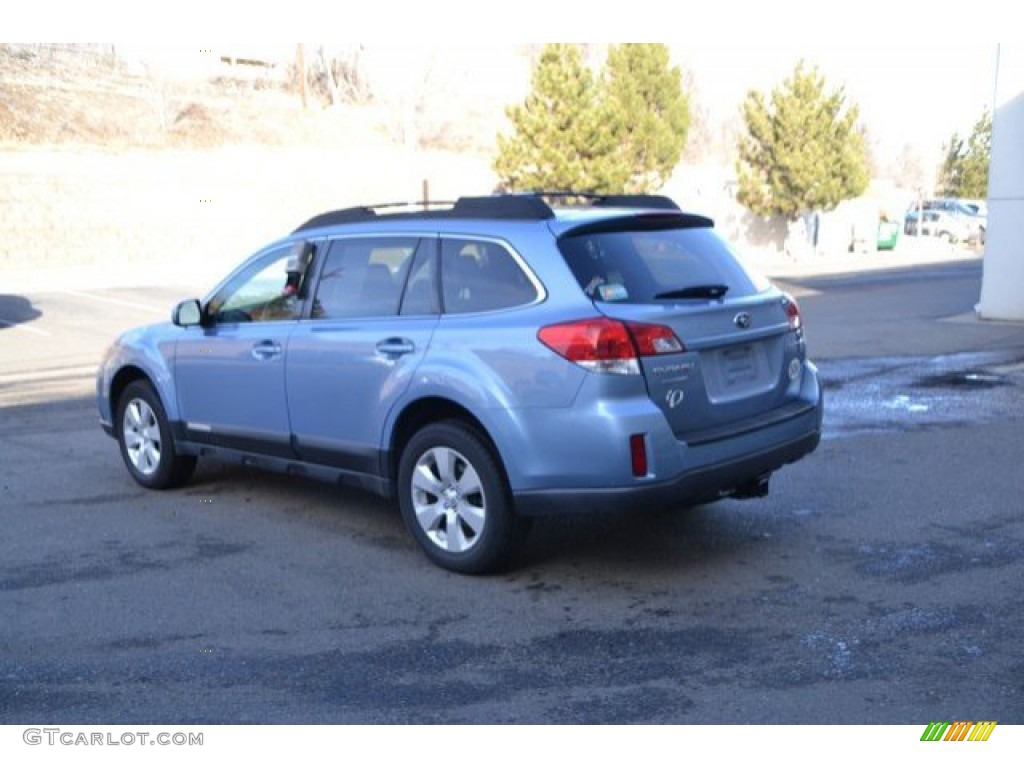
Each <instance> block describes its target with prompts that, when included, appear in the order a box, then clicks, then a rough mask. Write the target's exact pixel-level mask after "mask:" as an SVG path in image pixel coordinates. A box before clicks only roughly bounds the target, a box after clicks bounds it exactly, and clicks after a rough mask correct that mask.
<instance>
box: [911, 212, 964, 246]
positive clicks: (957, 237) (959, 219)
mask: <svg viewBox="0 0 1024 768" xmlns="http://www.w3.org/2000/svg"><path fill="white" fill-rule="evenodd" d="M919 213H920V214H923V222H924V223H923V224H919V222H918V218H919ZM903 233H904V234H906V235H912V236H917V235H918V234H921V235H926V236H930V237H938V238H942V239H943V240H945V241H946V242H949V243H961V242H968V241H969V240H971V239H972V238H973V237H974V236H975V230H974V229H972V227H971V224H970V223H969V222H968V221H966V219H965V217H964V216H961V215H960V214H956V213H950V212H948V211H939V210H931V211H929V210H925V211H921V212H919V211H917V210H912V211H908V212H907V215H906V219H905V221H904V224H903Z"/></svg>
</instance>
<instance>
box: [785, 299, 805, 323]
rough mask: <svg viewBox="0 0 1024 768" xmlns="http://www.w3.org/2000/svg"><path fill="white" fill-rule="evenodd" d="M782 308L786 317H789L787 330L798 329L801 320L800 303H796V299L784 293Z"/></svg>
mask: <svg viewBox="0 0 1024 768" xmlns="http://www.w3.org/2000/svg"><path fill="white" fill-rule="evenodd" d="M782 308H783V309H785V310H786V317H788V318H789V330H791V331H799V330H800V328H801V327H802V326H803V321H802V320H801V319H800V305H799V304H797V303H796V299H794V298H793V297H792V296H790V295H789V294H786V296H785V297H784V298H783V299H782Z"/></svg>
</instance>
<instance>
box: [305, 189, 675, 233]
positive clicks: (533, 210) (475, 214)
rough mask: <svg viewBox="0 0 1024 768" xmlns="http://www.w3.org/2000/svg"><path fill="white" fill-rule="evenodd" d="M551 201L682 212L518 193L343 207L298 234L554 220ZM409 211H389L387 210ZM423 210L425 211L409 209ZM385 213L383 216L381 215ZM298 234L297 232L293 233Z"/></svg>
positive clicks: (632, 200)
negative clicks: (392, 224) (437, 222)
mask: <svg viewBox="0 0 1024 768" xmlns="http://www.w3.org/2000/svg"><path fill="white" fill-rule="evenodd" d="M547 200H552V201H554V200H559V201H573V202H575V201H586V202H587V203H589V204H590V205H592V206H595V207H604V208H612V207H614V208H649V209H655V210H667V211H678V210H679V206H678V205H676V204H675V202H673V201H672V200H671V199H670V198H668V197H665V196H664V195H597V194H593V193H589V192H515V193H507V194H501V195H490V196H486V197H460V198H459V199H458V200H456V201H455V202H454V203H452V202H418V203H381V204H379V205H363V206H358V207H355V208H342V209H340V210H337V211H328V212H326V213H321V214H319V215H317V216H314V217H313V218H311V219H310V220H309V221H307V222H305V223H304V224H302V225H301V226H300V227H298V228H297V229H296V230H295V232H302V231H304V230H307V229H317V228H318V227H329V226H333V225H335V224H354V223H359V222H367V221H376V220H378V219H379V218H381V217H382V216H386V217H387V218H389V219H406V218H415V219H455V218H459V219H505V220H518V221H543V220H545V219H551V218H554V216H555V212H554V211H553V210H552V209H551V206H550V205H549V204H548V202H547ZM399 208H402V209H406V210H395V211H389V210H387V209H399ZM410 208H412V209H416V208H421V209H422V210H409V209H410ZM378 210H382V211H383V212H382V213H378V212H377V211H378ZM293 234H294V233H293Z"/></svg>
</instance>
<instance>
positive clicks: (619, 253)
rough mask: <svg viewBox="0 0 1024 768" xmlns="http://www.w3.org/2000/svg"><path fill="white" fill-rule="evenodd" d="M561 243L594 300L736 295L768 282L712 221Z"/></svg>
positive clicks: (567, 239) (592, 235)
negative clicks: (743, 259)
mask: <svg viewBox="0 0 1024 768" xmlns="http://www.w3.org/2000/svg"><path fill="white" fill-rule="evenodd" d="M559 248H560V249H561V251H562V255H563V256H564V257H565V260H566V263H568V265H569V268H570V269H571V270H572V272H573V274H574V275H575V276H576V280H577V281H578V282H579V284H580V288H582V289H583V291H584V292H585V293H586V294H587V295H588V296H590V297H591V298H593V299H594V300H595V301H606V302H619V303H629V304H646V303H652V302H661V301H680V300H686V299H707V298H718V297H719V296H720V295H725V296H728V297H729V298H736V297H738V296H750V295H753V294H756V293H760V292H761V291H763V290H765V288H767V287H768V282H767V280H765V279H764V278H762V277H760V276H758V275H755V274H754V273H752V272H750V271H749V270H748V269H747V268H746V267H745V266H744V265H743V264H742V263H741V262H740V260H739V259H738V258H737V257H736V255H735V254H734V253H733V252H732V250H731V249H730V248H729V246H728V245H727V244H726V243H725V241H724V240H722V239H721V238H720V237H719V236H718V234H717V233H716V232H715V231H714V230H713V229H710V228H708V227H686V228H677V229H656V230H646V229H645V230H643V231H632V230H625V231H614V232H599V233H588V234H582V235H570V236H568V237H563V238H562V239H561V240H560V241H559Z"/></svg>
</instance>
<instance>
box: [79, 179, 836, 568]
mask: <svg viewBox="0 0 1024 768" xmlns="http://www.w3.org/2000/svg"><path fill="white" fill-rule="evenodd" d="M568 203H571V204H568ZM581 203H585V204H582V205H581ZM97 397H98V406H99V412H100V422H101V424H102V426H103V428H104V429H105V430H106V431H107V433H108V434H111V435H112V436H114V437H115V438H116V439H117V441H118V443H119V445H120V449H121V454H122V457H123V459H124V462H125V465H126V466H127V468H128V471H129V472H130V473H131V475H132V477H133V478H134V479H135V480H136V481H137V482H139V483H140V484H142V485H143V486H146V487H148V488H170V487H174V486H176V485H180V484H182V483H184V482H186V481H187V480H188V478H189V477H190V475H191V473H192V470H193V469H194V467H195V464H196V459H197V457H204V456H210V457H215V458H217V459H222V460H229V461H237V462H242V463H244V464H247V465H251V466H256V467H265V468H267V469H273V470H278V471H283V472H288V473H292V474H300V475H309V476H315V477H319V478H322V479H325V480H328V481H330V482H341V483H345V484H352V485H356V486H359V487H361V488H364V489H368V490H371V491H373V492H375V493H378V494H381V495H383V496H385V497H388V498H396V499H397V501H398V504H399V506H400V508H401V511H402V516H403V519H404V520H405V523H406V525H407V526H408V528H409V530H410V532H411V533H412V535H413V536H414V537H415V539H416V540H417V542H418V543H419V544H420V546H421V547H422V548H423V550H424V551H425V552H426V554H427V555H428V556H429V557H430V559H431V560H433V561H434V562H435V563H437V564H439V565H441V566H443V567H445V568H448V569H451V570H454V571H460V572H464V573H480V572H485V571H492V570H496V569H499V568H502V567H506V566H507V565H508V564H509V563H510V561H511V559H512V558H513V556H514V555H515V553H516V551H517V550H518V549H519V548H520V546H521V544H522V542H523V540H524V538H525V535H526V532H527V530H528V527H529V523H530V519H531V517H532V516H534V515H538V514H546V513H564V512H576V511H591V510H596V509H601V508H608V507H617V508H620V509H631V510H642V509H645V508H650V507H653V506H664V505H675V506H686V505H692V504H696V503H701V502H706V501H711V500H714V499H717V498H721V497H726V496H731V497H736V498H744V497H757V496H764V495H765V494H766V493H767V492H768V479H769V476H770V475H771V473H772V472H774V471H775V470H777V469H779V468H780V467H782V466H783V465H785V464H787V463H789V462H793V461H796V460H797V459H799V458H801V457H802V456H804V455H806V454H808V453H809V452H811V451H813V450H814V448H815V447H816V446H817V444H818V441H819V438H820V432H821V421H822V408H823V405H822V394H821V388H820V385H819V382H818V376H817V371H816V369H815V367H814V365H813V364H812V363H811V362H810V361H808V360H807V357H806V350H805V343H804V338H803V329H802V327H801V318H800V311H799V309H798V307H797V305H796V303H795V302H794V301H793V299H792V298H790V297H789V296H787V295H786V294H784V293H782V292H780V291H779V290H778V289H776V288H775V287H774V286H772V285H771V284H769V283H768V282H767V281H765V280H763V279H761V278H759V277H757V276H756V275H754V274H752V273H751V272H750V271H748V270H747V269H746V268H745V267H744V266H743V264H742V263H741V262H740V261H739V259H737V258H736V256H735V255H734V254H733V253H732V251H731V250H730V248H729V247H728V246H727V245H726V244H725V243H724V242H723V241H722V240H721V239H720V238H719V236H718V235H717V234H716V233H715V231H714V229H713V226H712V222H711V221H710V220H709V219H706V218H704V217H701V216H696V215H693V214H689V213H684V212H682V211H680V210H679V208H678V207H677V206H676V205H675V203H673V202H672V201H671V200H669V199H668V198H664V197H658V196H592V195H572V196H561V195H534V194H523V195H518V194H517V195H495V196H492V197H475V198H472V197H470V198H460V199H459V200H458V201H456V202H455V203H454V204H449V205H448V206H446V207H440V208H433V209H430V210H422V211H409V210H396V209H394V208H391V207H387V206H378V207H373V208H371V207H364V208H349V209H344V210H339V211H332V212H329V213H325V214H322V215H319V216H316V217H314V218H313V219H311V220H310V221H308V222H306V223H305V224H303V225H302V226H301V227H299V228H298V229H297V230H295V231H294V232H292V233H291V234H290V235H289V236H287V237H285V238H283V239H281V240H279V241H278V242H275V243H273V244H271V245H270V246H268V247H267V248H265V249H263V250H261V251H260V252H258V253H257V254H255V255H254V256H252V257H251V258H250V259H248V260H247V261H245V262H244V263H243V264H242V265H241V266H240V267H238V268H237V269H236V270H235V271H234V272H233V273H231V274H230V275H229V276H228V277H227V278H226V279H225V280H224V281H223V282H221V283H220V284H219V285H218V286H217V287H216V288H214V289H213V291H212V292H211V293H210V294H209V295H208V296H207V297H206V298H205V299H204V300H202V301H198V300H190V301H185V302H182V303H181V304H179V305H178V306H177V307H176V308H175V309H174V312H173V317H172V322H171V323H164V324H159V325H153V326H148V327H145V328H140V329H137V330H133V331H129V332H127V333H125V334H124V335H123V336H121V338H120V339H118V341H117V342H116V343H115V344H114V345H113V346H112V347H111V348H110V350H109V351H108V352H107V354H106V356H105V359H104V360H103V362H102V365H101V368H100V371H99V376H98V382H97Z"/></svg>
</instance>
